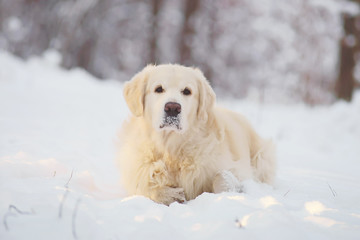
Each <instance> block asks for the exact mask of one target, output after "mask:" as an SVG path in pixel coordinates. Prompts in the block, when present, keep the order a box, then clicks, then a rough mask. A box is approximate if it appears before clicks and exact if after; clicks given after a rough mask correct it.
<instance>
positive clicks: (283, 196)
mask: <svg viewBox="0 0 360 240" xmlns="http://www.w3.org/2000/svg"><path fill="white" fill-rule="evenodd" d="M59 62H60V60H59V56H58V55H57V54H56V53H55V52H51V51H50V52H47V53H46V54H45V56H44V57H38V58H32V59H30V60H28V61H26V62H24V61H23V60H20V59H17V58H15V57H14V56H12V55H10V54H8V53H5V52H1V53H0V66H1V68H0V218H1V221H0V239H28V238H29V236H31V238H32V239H144V238H147V239H265V238H266V239H285V238H287V239H359V236H360V205H359V202H360V175H359V173H358V172H359V170H360V161H359V160H360V157H359V156H360V124H359V123H360V93H359V92H357V93H356V94H355V99H354V100H353V102H352V103H350V104H349V103H345V102H337V103H335V104H334V105H331V106H317V107H308V106H305V105H302V104H292V105H275V104H259V103H256V102H254V101H250V100H243V101H239V100H233V99H221V100H219V102H220V104H222V105H225V106H227V107H229V108H231V109H233V110H235V111H238V112H241V113H243V114H244V115H246V116H247V117H248V118H249V119H250V121H251V122H252V123H253V125H254V127H255V128H256V129H257V130H258V131H259V132H260V133H261V134H262V135H263V136H266V137H271V138H273V139H274V140H275V141H276V143H277V146H278V177H277V180H276V183H275V186H274V187H272V186H268V185H264V184H258V183H255V182H253V181H250V180H249V181H246V182H245V183H244V189H245V193H235V192H228V193H222V194H212V193H204V194H202V195H200V196H199V197H198V198H196V199H195V200H192V201H189V202H187V203H185V204H179V203H173V204H171V205H170V206H169V207H167V206H164V205H160V204H157V203H154V202H152V201H151V200H149V199H147V198H145V197H142V196H126V194H125V192H124V190H123V188H122V187H121V186H120V185H119V183H118V179H119V173H118V171H117V169H116V167H115V163H114V158H115V157H114V156H115V152H116V147H115V145H116V144H115V143H116V132H117V131H118V129H119V128H120V126H121V123H122V121H123V120H124V119H126V117H127V116H128V114H129V111H128V109H127V107H126V104H125V102H124V100H123V98H122V85H121V84H120V83H118V82H116V81H114V80H107V81H99V80H97V79H95V78H94V77H92V76H90V75H89V74H87V73H86V72H84V71H82V70H80V69H75V70H71V71H66V70H63V69H61V68H60V67H58V65H57V64H58V63H59Z"/></svg>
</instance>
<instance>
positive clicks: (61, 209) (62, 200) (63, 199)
mask: <svg viewBox="0 0 360 240" xmlns="http://www.w3.org/2000/svg"><path fill="white" fill-rule="evenodd" d="M68 194H69V189H68V188H66V191H65V193H64V194H63V197H62V199H61V201H60V205H59V218H61V217H62V211H63V206H64V202H65V200H66V198H67V195H68Z"/></svg>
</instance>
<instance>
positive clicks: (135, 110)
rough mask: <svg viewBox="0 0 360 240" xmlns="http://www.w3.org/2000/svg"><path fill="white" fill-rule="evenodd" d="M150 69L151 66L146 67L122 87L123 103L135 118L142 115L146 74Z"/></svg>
mask: <svg viewBox="0 0 360 240" xmlns="http://www.w3.org/2000/svg"><path fill="white" fill-rule="evenodd" d="M152 67H153V66H152V65H148V66H147V67H145V68H144V69H143V70H142V71H141V72H139V73H137V74H136V75H135V76H134V77H133V78H132V79H131V80H130V81H128V82H126V83H125V85H124V98H125V101H126V103H127V105H128V107H129V109H130V111H131V112H132V114H134V115H135V116H136V117H140V116H142V115H143V113H144V106H145V105H144V104H145V89H146V84H147V80H148V72H149V70H150V68H152Z"/></svg>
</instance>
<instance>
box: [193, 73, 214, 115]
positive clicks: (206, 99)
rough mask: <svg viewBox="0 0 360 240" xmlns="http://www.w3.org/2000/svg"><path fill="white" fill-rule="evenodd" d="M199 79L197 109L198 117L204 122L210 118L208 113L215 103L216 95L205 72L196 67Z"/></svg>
mask: <svg viewBox="0 0 360 240" xmlns="http://www.w3.org/2000/svg"><path fill="white" fill-rule="evenodd" d="M195 71H196V74H197V79H198V88H199V99H198V100H199V105H198V109H197V115H198V118H199V119H200V120H202V121H204V122H206V121H207V120H208V115H209V113H210V111H212V109H213V107H214V105H215V99H216V95H215V92H214V91H213V89H212V88H211V86H210V84H209V82H208V81H207V80H206V78H205V76H204V74H203V73H202V72H201V71H200V70H199V69H195Z"/></svg>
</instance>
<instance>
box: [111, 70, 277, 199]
mask: <svg viewBox="0 0 360 240" xmlns="http://www.w3.org/2000/svg"><path fill="white" fill-rule="evenodd" d="M124 97H125V100H126V102H127V104H128V106H129V108H130V111H131V112H132V115H133V116H132V117H131V118H130V120H129V121H127V122H125V123H124V125H123V128H122V131H121V133H120V141H121V148H120V154H119V156H118V159H117V160H118V163H119V167H120V170H121V176H122V182H123V184H124V187H125V188H126V189H127V191H128V192H129V194H140V195H144V196H146V197H149V198H151V199H152V200H154V201H156V202H159V203H163V204H167V205H169V204H170V203H172V202H174V201H178V202H183V201H185V200H190V199H194V198H195V197H197V196H198V195H200V194H201V193H203V192H215V193H218V192H222V191H241V190H242V187H241V181H242V180H245V179H255V180H256V181H260V182H265V183H271V182H272V181H273V179H274V176H275V165H276V161H275V151H274V146H273V144H272V142H271V141H268V140H263V139H262V138H260V137H259V136H258V135H257V134H256V132H255V131H254V129H253V128H252V127H251V126H250V124H249V123H248V122H247V121H246V119H245V118H244V117H243V116H241V115H239V114H237V113H234V112H232V111H229V110H226V109H223V108H219V107H217V106H215V93H214V92H213V90H212V89H211V87H210V85H209V83H208V82H207V80H206V79H205V77H204V75H203V74H202V72H201V71H200V70H198V69H194V68H190V67H184V66H180V65H171V64H167V65H159V66H147V67H146V68H144V69H143V70H142V71H141V72H140V73H138V74H136V75H135V76H134V77H133V78H132V79H131V81H129V82H127V83H126V84H125V86H124Z"/></svg>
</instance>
